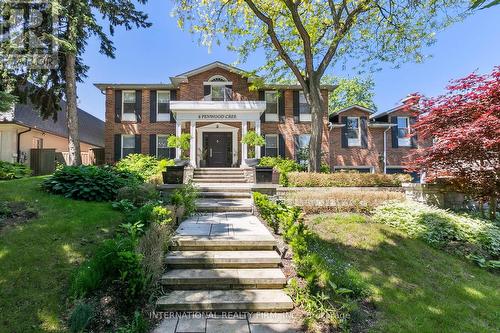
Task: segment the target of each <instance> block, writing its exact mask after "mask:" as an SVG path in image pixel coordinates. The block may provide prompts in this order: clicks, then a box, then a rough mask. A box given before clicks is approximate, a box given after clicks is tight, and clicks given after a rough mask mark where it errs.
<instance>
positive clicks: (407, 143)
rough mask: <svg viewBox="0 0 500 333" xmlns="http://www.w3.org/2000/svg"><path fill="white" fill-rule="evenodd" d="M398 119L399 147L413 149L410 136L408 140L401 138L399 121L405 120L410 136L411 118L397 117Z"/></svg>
mask: <svg viewBox="0 0 500 333" xmlns="http://www.w3.org/2000/svg"><path fill="white" fill-rule="evenodd" d="M396 118H397V129H398V132H397V133H398V147H411V138H410V137H409V136H408V137H407V138H400V137H399V129H400V127H399V119H405V120H406V124H407V127H406V129H407V130H408V135H409V134H410V117H396Z"/></svg>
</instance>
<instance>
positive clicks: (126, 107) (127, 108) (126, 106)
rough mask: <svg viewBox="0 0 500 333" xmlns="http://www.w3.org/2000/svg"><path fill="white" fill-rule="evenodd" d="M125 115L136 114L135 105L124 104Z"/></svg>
mask: <svg viewBox="0 0 500 333" xmlns="http://www.w3.org/2000/svg"><path fill="white" fill-rule="evenodd" d="M123 113H135V103H123Z"/></svg>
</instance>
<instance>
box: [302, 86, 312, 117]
mask: <svg viewBox="0 0 500 333" xmlns="http://www.w3.org/2000/svg"><path fill="white" fill-rule="evenodd" d="M301 99H303V100H304V101H305V100H306V96H305V94H304V92H303V91H299V121H302V122H309V121H311V120H312V117H311V108H309V113H301V112H300V104H301V103H300V101H301Z"/></svg>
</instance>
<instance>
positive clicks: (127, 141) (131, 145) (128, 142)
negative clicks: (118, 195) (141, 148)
mask: <svg viewBox="0 0 500 333" xmlns="http://www.w3.org/2000/svg"><path fill="white" fill-rule="evenodd" d="M133 153H135V135H122V158H124V157H125V156H127V155H128V154H133Z"/></svg>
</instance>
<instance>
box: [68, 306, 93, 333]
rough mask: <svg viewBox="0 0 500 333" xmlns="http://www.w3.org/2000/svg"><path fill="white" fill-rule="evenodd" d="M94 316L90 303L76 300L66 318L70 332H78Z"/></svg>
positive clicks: (82, 329) (83, 328)
mask: <svg viewBox="0 0 500 333" xmlns="http://www.w3.org/2000/svg"><path fill="white" fill-rule="evenodd" d="M93 316H94V307H93V306H92V305H90V304H87V303H83V302H78V303H77V304H76V306H75V308H74V309H73V311H72V312H71V315H70V316H69V319H68V324H69V330H70V332H71V333H80V332H83V331H84V330H85V328H86V327H87V326H88V325H89V324H90V321H91V320H92V317H93Z"/></svg>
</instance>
